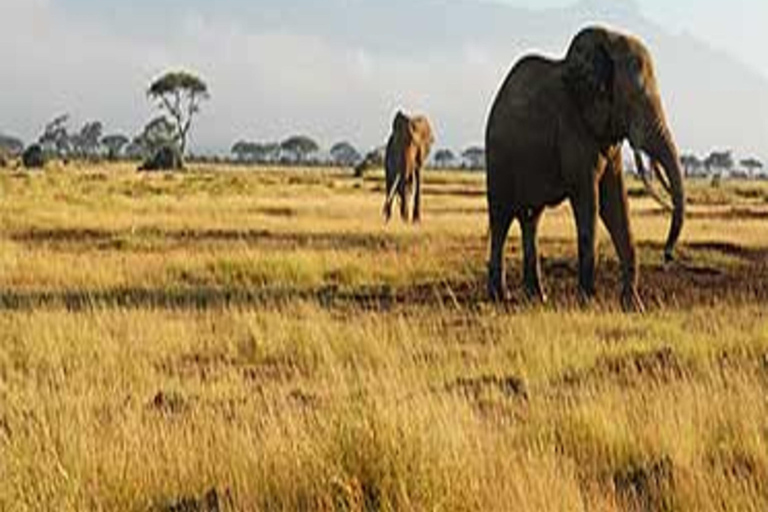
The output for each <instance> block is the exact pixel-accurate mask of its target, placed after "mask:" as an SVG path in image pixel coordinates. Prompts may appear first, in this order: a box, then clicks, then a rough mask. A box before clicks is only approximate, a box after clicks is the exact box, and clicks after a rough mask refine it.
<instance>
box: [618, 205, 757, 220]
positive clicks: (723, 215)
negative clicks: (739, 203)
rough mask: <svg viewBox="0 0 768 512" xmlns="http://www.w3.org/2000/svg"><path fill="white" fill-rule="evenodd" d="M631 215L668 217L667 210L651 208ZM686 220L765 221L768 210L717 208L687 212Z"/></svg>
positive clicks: (734, 207)
mask: <svg viewBox="0 0 768 512" xmlns="http://www.w3.org/2000/svg"><path fill="white" fill-rule="evenodd" d="M633 215H639V216H644V217H668V216H669V215H670V213H669V211H668V210H665V209H664V208H653V209H649V210H642V211H639V212H636V213H633ZM685 216H686V218H687V219H720V220H766V219H768V209H765V208H748V207H736V206H733V207H730V208H717V209H711V210H689V211H687V212H686V214H685Z"/></svg>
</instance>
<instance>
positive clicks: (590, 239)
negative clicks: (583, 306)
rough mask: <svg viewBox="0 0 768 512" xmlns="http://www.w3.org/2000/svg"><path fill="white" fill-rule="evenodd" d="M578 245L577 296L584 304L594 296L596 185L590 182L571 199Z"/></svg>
mask: <svg viewBox="0 0 768 512" xmlns="http://www.w3.org/2000/svg"><path fill="white" fill-rule="evenodd" d="M571 207H572V208H573V214H574V216H575V218H576V231H577V233H578V244H579V294H580V299H581V300H582V301H584V302H588V301H590V300H591V299H592V298H593V297H594V296H595V252H596V243H595V242H596V240H595V230H596V224H597V184H596V183H594V182H590V183H589V184H587V185H585V186H584V187H582V188H581V190H579V191H577V193H576V194H575V195H574V196H572V197H571Z"/></svg>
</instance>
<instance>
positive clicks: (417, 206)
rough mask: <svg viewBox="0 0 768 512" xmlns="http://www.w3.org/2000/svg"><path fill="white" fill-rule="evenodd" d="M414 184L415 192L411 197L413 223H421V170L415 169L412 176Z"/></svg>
mask: <svg viewBox="0 0 768 512" xmlns="http://www.w3.org/2000/svg"><path fill="white" fill-rule="evenodd" d="M414 179H415V181H416V183H415V184H414V187H415V192H414V197H413V222H414V223H417V222H421V169H420V168H419V169H416V175H415V176H414Z"/></svg>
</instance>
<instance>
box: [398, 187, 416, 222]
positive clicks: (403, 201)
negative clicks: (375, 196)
mask: <svg viewBox="0 0 768 512" xmlns="http://www.w3.org/2000/svg"><path fill="white" fill-rule="evenodd" d="M412 187H413V184H412V182H411V179H409V178H407V177H403V179H401V180H400V189H399V190H398V195H399V196H400V218H401V219H402V220H403V222H408V210H409V208H408V207H409V203H410V199H411V189H412Z"/></svg>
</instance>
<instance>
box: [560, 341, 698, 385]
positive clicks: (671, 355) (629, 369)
mask: <svg viewBox="0 0 768 512" xmlns="http://www.w3.org/2000/svg"><path fill="white" fill-rule="evenodd" d="M693 373H694V370H693V367H692V366H691V365H690V364H689V363H688V362H687V361H684V360H683V359H682V358H680V356H679V355H677V353H676V352H675V351H674V350H673V349H672V348H671V347H662V348H660V349H656V350H651V351H649V352H640V351H632V352H629V353H627V354H622V355H618V356H601V357H599V358H598V359H597V361H596V362H595V364H594V365H593V366H591V367H590V368H587V369H583V370H569V371H567V372H565V374H564V375H563V376H562V377H561V378H560V381H561V383H562V384H564V385H566V386H568V387H571V386H584V385H589V384H591V383H600V382H615V383H618V384H620V385H622V386H636V385H645V384H668V383H670V382H674V381H679V380H683V379H687V378H689V377H690V376H691V375H693Z"/></svg>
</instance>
